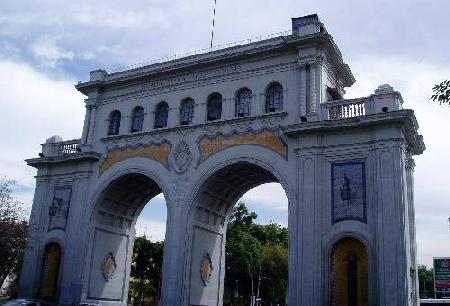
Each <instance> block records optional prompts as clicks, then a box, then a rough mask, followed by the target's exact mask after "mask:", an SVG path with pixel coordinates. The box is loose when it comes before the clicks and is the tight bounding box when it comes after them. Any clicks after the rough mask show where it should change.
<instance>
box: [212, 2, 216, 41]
mask: <svg viewBox="0 0 450 306" xmlns="http://www.w3.org/2000/svg"><path fill="white" fill-rule="evenodd" d="M216 5H217V0H214V10H213V20H212V27H211V49H212V47H213V42H214V26H215V24H216Z"/></svg>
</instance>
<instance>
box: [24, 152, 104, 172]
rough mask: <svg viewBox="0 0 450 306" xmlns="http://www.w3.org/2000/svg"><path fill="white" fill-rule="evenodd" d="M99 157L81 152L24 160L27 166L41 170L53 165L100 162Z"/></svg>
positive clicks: (91, 153)
mask: <svg viewBox="0 0 450 306" xmlns="http://www.w3.org/2000/svg"><path fill="white" fill-rule="evenodd" d="M100 157H101V155H100V154H99V153H96V152H85V153H84V152H81V153H76V154H67V155H60V156H52V157H45V156H44V157H39V158H30V159H26V160H25V162H26V163H27V165H29V166H32V167H34V168H37V169H39V168H41V167H43V166H47V165H55V164H61V163H71V162H72V163H83V162H88V163H91V162H97V161H98V160H100Z"/></svg>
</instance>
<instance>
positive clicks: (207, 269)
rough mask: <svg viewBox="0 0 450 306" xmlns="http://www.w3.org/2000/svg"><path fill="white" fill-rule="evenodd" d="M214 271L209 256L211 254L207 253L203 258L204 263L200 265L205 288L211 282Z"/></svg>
mask: <svg viewBox="0 0 450 306" xmlns="http://www.w3.org/2000/svg"><path fill="white" fill-rule="evenodd" d="M212 271H213V265H212V261H211V257H210V256H209V253H206V254H205V255H204V256H203V259H202V262H201V263H200V276H201V278H202V281H203V285H205V287H206V286H207V285H208V283H209V281H210V280H211V275H212Z"/></svg>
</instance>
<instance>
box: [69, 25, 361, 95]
mask: <svg viewBox="0 0 450 306" xmlns="http://www.w3.org/2000/svg"><path fill="white" fill-rule="evenodd" d="M307 45H321V46H322V47H323V48H325V49H326V50H327V53H328V54H330V56H331V57H332V61H333V63H337V65H335V66H336V67H338V70H340V71H341V70H342V71H344V73H345V74H347V77H345V78H344V79H353V75H352V74H351V71H350V69H349V68H348V66H347V65H346V64H345V63H344V62H343V60H342V55H341V53H340V51H339V49H338V48H337V46H336V44H335V43H334V41H333V38H332V36H331V35H329V34H327V33H316V34H312V35H307V36H302V37H299V36H296V35H290V36H286V37H275V38H271V39H267V40H263V41H260V42H255V43H251V44H247V45H240V46H236V47H231V48H225V49H221V50H217V51H213V52H209V53H206V54H200V55H192V56H188V57H185V58H181V59H177V60H173V61H169V62H164V63H158V64H153V65H148V66H144V67H141V68H136V69H130V70H127V71H124V72H118V73H111V74H106V75H105V77H104V78H103V80H95V81H88V82H83V83H78V84H77V85H75V87H76V88H77V89H78V90H79V91H80V92H82V93H83V94H89V93H90V92H92V91H95V90H96V89H104V88H110V87H114V86H120V84H123V83H133V82H139V81H142V80H148V79H151V78H159V77H164V76H167V75H169V74H176V73H179V72H183V71H192V70H193V69H196V68H203V67H205V66H213V65H221V64H224V63H230V62H231V61H237V60H242V59H245V58H250V57H252V56H253V57H254V56H258V55H264V54H268V53H269V54H270V53H276V52H286V51H289V50H291V51H296V50H297V49H298V47H299V46H307Z"/></svg>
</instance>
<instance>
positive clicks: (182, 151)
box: [170, 141, 192, 173]
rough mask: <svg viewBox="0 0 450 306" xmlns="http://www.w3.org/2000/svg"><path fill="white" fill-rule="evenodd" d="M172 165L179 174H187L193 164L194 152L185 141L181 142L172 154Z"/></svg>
mask: <svg viewBox="0 0 450 306" xmlns="http://www.w3.org/2000/svg"><path fill="white" fill-rule="evenodd" d="M170 160H171V165H172V167H173V169H174V170H175V171H176V172H177V173H183V172H186V171H187V170H188V169H189V166H190V165H191V163H192V152H191V150H190V149H189V145H188V144H187V143H186V142H185V141H181V142H179V143H178V144H177V145H176V146H175V147H174V148H173V150H172V152H171V158H170Z"/></svg>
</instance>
